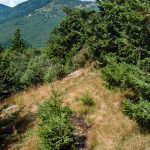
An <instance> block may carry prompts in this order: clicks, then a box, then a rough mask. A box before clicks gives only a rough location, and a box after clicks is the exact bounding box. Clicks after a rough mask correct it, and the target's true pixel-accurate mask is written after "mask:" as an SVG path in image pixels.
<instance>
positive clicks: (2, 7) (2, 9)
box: [0, 4, 11, 16]
mask: <svg viewBox="0 0 150 150" xmlns="http://www.w3.org/2000/svg"><path fill="white" fill-rule="evenodd" d="M9 10H11V7H9V6H6V5H3V4H0V16H1V13H3V12H6V11H9Z"/></svg>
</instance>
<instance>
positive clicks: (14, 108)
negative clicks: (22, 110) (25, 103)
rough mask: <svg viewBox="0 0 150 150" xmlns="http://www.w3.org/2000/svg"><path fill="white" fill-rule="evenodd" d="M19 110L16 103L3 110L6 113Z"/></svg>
mask: <svg viewBox="0 0 150 150" xmlns="http://www.w3.org/2000/svg"><path fill="white" fill-rule="evenodd" d="M18 110H19V106H18V105H12V106H10V107H8V108H6V109H4V110H3V112H4V113H7V114H11V113H14V112H16V111H18Z"/></svg>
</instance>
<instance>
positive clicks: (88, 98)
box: [78, 92, 95, 106]
mask: <svg viewBox="0 0 150 150" xmlns="http://www.w3.org/2000/svg"><path fill="white" fill-rule="evenodd" d="M78 101H81V102H82V103H83V104H84V105H85V106H94V105H95V101H94V98H93V97H92V95H91V94H90V93H88V92H86V93H84V94H83V95H81V97H80V98H78Z"/></svg>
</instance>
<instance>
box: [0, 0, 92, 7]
mask: <svg viewBox="0 0 150 150" xmlns="http://www.w3.org/2000/svg"><path fill="white" fill-rule="evenodd" d="M24 1H27V0H0V3H1V4H4V5H7V6H10V7H14V6H16V5H17V4H19V3H21V2H24ZM81 1H94V0H81Z"/></svg>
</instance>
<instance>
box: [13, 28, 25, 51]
mask: <svg viewBox="0 0 150 150" xmlns="http://www.w3.org/2000/svg"><path fill="white" fill-rule="evenodd" d="M24 48H25V43H24V40H23V39H22V38H21V34H20V29H17V30H16V32H15V34H14V36H13V39H12V41H11V46H10V50H12V51H16V52H22V50H23V49H24Z"/></svg>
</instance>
